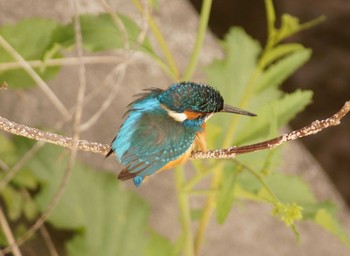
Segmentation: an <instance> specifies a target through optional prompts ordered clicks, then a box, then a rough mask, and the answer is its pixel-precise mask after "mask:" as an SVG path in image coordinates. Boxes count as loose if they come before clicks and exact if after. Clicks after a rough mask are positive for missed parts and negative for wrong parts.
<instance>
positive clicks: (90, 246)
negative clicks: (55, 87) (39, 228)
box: [15, 138, 171, 256]
mask: <svg viewBox="0 0 350 256" xmlns="http://www.w3.org/2000/svg"><path fill="white" fill-rule="evenodd" d="M15 143H16V145H17V150H18V152H20V153H23V152H25V151H27V150H28V147H29V146H30V145H31V144H32V143H29V145H28V141H27V140H24V139H21V138H16V142H15ZM65 152H67V151H63V150H62V149H60V148H58V147H57V146H52V145H46V146H45V147H43V148H42V149H40V150H39V152H38V153H37V154H36V156H35V158H33V159H31V160H30V161H29V162H28V165H27V168H29V169H30V170H31V172H32V173H33V174H34V175H35V176H36V177H37V179H38V181H39V183H40V192H39V193H38V195H37V196H36V197H35V200H36V202H37V204H38V205H39V208H40V210H41V211H42V212H44V211H46V210H47V208H48V205H49V203H50V201H51V200H52V198H53V197H54V196H55V194H56V193H57V190H58V187H59V184H60V182H61V180H62V176H63V173H64V171H65V169H66V164H67V161H66V159H67V155H68V154H66V153H65ZM27 208H30V205H27ZM29 210H30V209H29ZM148 215H149V206H148V205H147V203H146V202H145V201H144V200H142V199H141V198H139V197H138V196H137V195H136V194H135V193H133V192H130V191H126V190H125V189H123V188H121V186H120V183H119V182H118V181H117V179H116V177H115V175H113V174H111V173H106V172H103V171H96V170H92V169H91V168H89V167H87V166H84V165H82V164H79V163H76V164H75V166H74V168H73V170H72V175H71V177H70V180H69V182H68V184H67V186H66V188H65V191H64V194H63V196H62V198H61V200H60V202H59V203H58V205H57V207H56V208H55V209H54V211H53V212H52V214H51V215H50V217H49V218H48V222H50V223H51V224H52V225H53V226H54V227H56V228H58V229H68V230H73V231H76V233H75V235H74V236H73V237H72V239H71V240H69V241H68V242H67V244H66V248H67V253H68V255H74V256H77V255H118V256H119V255H121V256H122V255H145V254H146V255H147V252H149V251H150V250H151V249H150V248H149V246H152V250H153V251H155V250H157V249H159V250H161V251H162V250H164V248H169V246H171V244H170V242H169V241H168V240H167V239H166V238H159V237H158V236H157V234H154V232H153V231H150V230H149V227H148ZM150 233H152V235H151V239H149V238H148V237H149V234H150ZM158 238H159V240H157V239H158ZM155 240H157V241H155ZM149 243H151V245H148V244H149Z"/></svg>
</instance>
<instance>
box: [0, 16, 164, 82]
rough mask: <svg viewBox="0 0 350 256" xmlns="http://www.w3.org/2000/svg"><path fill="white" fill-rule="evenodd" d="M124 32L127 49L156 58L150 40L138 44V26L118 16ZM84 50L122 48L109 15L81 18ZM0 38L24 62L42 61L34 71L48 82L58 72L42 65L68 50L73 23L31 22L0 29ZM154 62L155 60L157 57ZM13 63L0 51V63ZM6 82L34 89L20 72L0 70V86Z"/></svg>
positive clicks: (120, 32)
mask: <svg viewBox="0 0 350 256" xmlns="http://www.w3.org/2000/svg"><path fill="white" fill-rule="evenodd" d="M119 17H120V19H121V21H122V22H123V25H124V27H125V29H126V39H127V40H128V42H129V46H130V48H132V49H135V50H141V51H144V52H146V53H148V54H150V55H151V56H153V57H156V55H155V53H154V51H153V50H152V47H151V44H150V41H149V39H148V38H147V37H146V38H145V40H144V41H143V42H140V45H139V43H138V42H137V40H138V36H139V34H140V32H141V29H140V28H139V26H138V25H137V24H136V23H135V22H134V21H133V20H131V19H130V18H128V17H126V16H124V15H119ZM80 22H81V31H82V38H83V47H84V48H85V49H86V50H88V51H91V52H101V51H105V50H115V49H121V48H124V47H125V45H124V34H123V32H122V31H121V30H120V29H119V28H118V27H117V26H116V23H115V22H114V20H113V18H112V17H111V16H110V15H109V14H99V15H93V14H83V15H81V16H80ZM0 35H2V36H3V37H4V38H5V39H6V40H7V41H8V42H9V43H10V44H11V46H12V47H13V48H14V49H15V50H16V51H17V52H18V53H19V54H20V55H21V56H22V57H23V58H24V59H25V60H42V61H43V63H44V64H43V66H42V67H39V68H35V71H36V72H37V73H38V74H39V75H40V76H41V77H42V78H43V79H44V80H50V79H52V78H54V77H55V76H56V74H57V73H58V71H59V70H60V67H59V66H55V67H46V66H45V61H47V60H48V59H53V58H61V57H62V55H61V50H62V48H64V49H71V48H72V47H73V46H74V43H75V34H74V29H73V22H71V23H69V24H67V25H62V24H59V23H57V22H56V21H53V20H51V19H43V18H30V19H24V20H21V21H19V22H18V23H16V24H13V25H6V26H2V27H0ZM156 58H157V57H156ZM13 61H14V59H13V58H12V57H11V56H10V55H9V54H8V53H7V52H6V51H5V50H4V49H3V48H0V63H7V62H13ZM3 81H6V82H7V83H8V84H9V86H10V88H27V87H30V86H33V85H35V83H34V81H33V80H32V78H31V77H30V76H29V75H28V74H27V73H26V72H25V71H24V70H22V69H21V68H18V69H14V70H8V69H6V70H5V69H4V70H0V82H3Z"/></svg>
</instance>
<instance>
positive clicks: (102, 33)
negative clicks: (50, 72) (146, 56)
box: [53, 13, 153, 54]
mask: <svg viewBox="0 0 350 256" xmlns="http://www.w3.org/2000/svg"><path fill="white" fill-rule="evenodd" d="M118 16H119V17H120V19H121V21H122V22H123V25H124V27H125V29H126V36H127V38H124V36H125V35H124V34H123V33H124V32H123V31H121V30H120V29H119V27H118V26H117V25H116V23H115V21H114V19H113V18H112V17H111V15H109V14H105V13H104V14H99V15H93V14H82V15H81V16H80V23H81V33H82V38H83V47H84V48H85V49H86V50H88V51H90V52H100V51H105V50H115V49H121V48H124V46H125V45H124V40H125V39H127V40H128V41H129V46H130V47H131V48H133V49H137V50H142V51H145V52H147V53H150V54H153V50H152V47H151V44H150V41H149V39H148V38H147V37H146V38H145V40H144V41H143V42H142V43H141V44H140V45H138V42H137V38H138V36H139V34H140V32H141V29H140V28H139V26H138V25H137V24H136V23H135V22H134V21H133V20H132V19H130V18H128V17H127V16H125V15H121V14H118ZM74 37H75V36H74V28H73V24H72V23H69V24H67V25H66V26H63V27H59V28H58V29H57V30H56V31H55V34H54V35H53V41H54V42H55V43H58V44H60V45H61V46H63V47H65V48H69V47H71V46H72V45H73V44H74V42H75V39H74Z"/></svg>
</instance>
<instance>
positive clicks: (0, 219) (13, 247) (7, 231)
mask: <svg viewBox="0 0 350 256" xmlns="http://www.w3.org/2000/svg"><path fill="white" fill-rule="evenodd" d="M0 224H1V228H2V231H3V232H4V235H5V237H6V239H7V242H8V244H9V245H10V246H9V252H11V251H12V252H13V255H14V256H22V254H21V252H20V250H19V248H18V245H17V244H16V243H15V238H14V237H13V234H12V231H11V228H10V226H9V224H8V222H7V220H6V216H5V214H4V212H3V210H2V208H1V207H0ZM4 254H5V253H4Z"/></svg>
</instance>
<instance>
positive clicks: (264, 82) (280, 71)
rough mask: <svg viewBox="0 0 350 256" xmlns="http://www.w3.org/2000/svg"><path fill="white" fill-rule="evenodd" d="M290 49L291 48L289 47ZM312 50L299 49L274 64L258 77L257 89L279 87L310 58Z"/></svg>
mask: <svg viewBox="0 0 350 256" xmlns="http://www.w3.org/2000/svg"><path fill="white" fill-rule="evenodd" d="M288 50H289V49H288ZM310 56H311V50H309V49H299V50H296V51H294V52H293V53H291V54H289V55H287V56H285V57H284V58H282V59H280V60H279V61H277V62H276V63H274V64H272V65H271V66H270V67H269V68H268V69H267V70H266V71H265V72H264V73H263V74H262V75H261V76H260V78H259V79H258V81H257V84H256V90H257V91H261V90H264V89H265V88H267V87H277V86H279V85H280V84H281V83H282V82H284V81H285V80H286V79H287V78H288V77H289V76H290V75H292V74H293V73H294V72H295V71H296V70H297V69H298V68H300V67H301V66H302V65H304V63H305V62H306V61H307V60H309V59H310Z"/></svg>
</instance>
